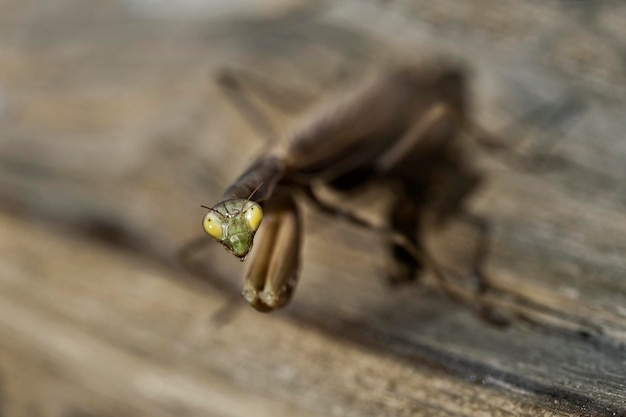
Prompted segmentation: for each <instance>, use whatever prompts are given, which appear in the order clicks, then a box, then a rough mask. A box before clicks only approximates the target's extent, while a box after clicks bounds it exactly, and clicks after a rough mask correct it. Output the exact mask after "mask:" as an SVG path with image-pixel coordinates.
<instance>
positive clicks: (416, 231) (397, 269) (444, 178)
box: [202, 60, 499, 312]
mask: <svg viewBox="0 0 626 417" xmlns="http://www.w3.org/2000/svg"><path fill="white" fill-rule="evenodd" d="M221 83H222V86H223V87H225V88H227V89H228V90H229V91H231V92H233V91H234V92H237V93H238V92H239V91H238V90H239V89H240V88H241V85H240V83H239V81H238V79H237V78H236V77H235V76H234V75H231V74H225V75H224V76H223V77H222V79H221ZM468 107H469V105H468V93H467V77H466V73H465V70H464V68H463V67H462V66H461V65H459V64H457V63H453V62H451V61H447V60H433V61H430V62H428V63H422V64H416V65H401V66H396V67H393V68H386V69H382V70H379V71H377V72H376V73H375V74H374V75H373V76H371V77H368V78H366V79H365V80H364V81H362V82H361V83H360V84H359V85H357V86H355V87H352V88H351V89H350V90H347V91H343V92H340V93H338V94H336V95H335V96H334V97H333V98H332V99H330V101H328V102H325V103H324V104H322V105H321V106H320V107H319V108H317V109H316V110H312V111H310V112H309V113H308V114H307V115H305V116H304V117H303V118H302V119H301V121H300V123H299V124H297V125H296V128H295V129H294V130H292V131H290V132H289V133H287V134H285V135H284V136H285V137H284V138H282V140H279V141H277V142H276V143H275V144H273V145H272V146H270V147H269V149H268V150H267V151H266V152H264V153H263V154H262V155H260V156H259V157H258V158H257V159H256V160H254V161H253V162H252V164H251V165H250V166H249V167H248V168H247V169H246V170H245V171H244V172H243V173H242V174H241V175H240V176H239V177H238V178H237V179H236V180H235V181H234V182H233V183H232V184H231V185H230V186H228V187H227V188H226V190H225V192H224V193H223V195H222V197H221V199H220V201H219V202H218V203H217V204H216V205H214V206H212V207H208V206H203V207H205V208H206V209H207V210H208V212H207V213H206V215H205V216H204V218H203V220H202V226H203V229H204V231H205V232H206V233H207V234H208V235H209V236H211V237H212V238H213V239H215V240H216V241H217V242H219V243H220V244H222V245H223V246H224V247H225V248H226V250H227V251H228V252H230V253H231V254H233V255H234V256H235V257H237V258H238V259H240V260H241V261H244V260H246V258H248V255H250V259H249V260H248V262H249V263H250V266H249V268H248V271H247V273H246V277H245V282H244V286H243V290H242V295H243V297H244V299H245V300H246V301H247V302H248V303H249V304H250V305H251V306H252V307H254V308H255V309H257V310H259V311H262V312H269V311H272V310H275V309H278V308H281V307H283V306H285V305H286V304H287V303H288V302H289V301H290V299H291V298H292V295H293V293H294V290H295V287H296V284H297V281H298V275H299V269H300V263H301V262H300V258H301V248H302V239H303V236H302V234H303V228H302V219H301V217H302V216H301V213H300V209H299V207H298V204H297V202H296V198H297V197H300V196H305V197H306V198H307V199H308V201H309V202H311V203H312V204H313V205H314V206H315V207H317V208H318V209H319V210H321V211H322V212H324V213H327V214H331V215H337V216H340V217H341V218H343V219H345V220H347V221H349V222H351V223H353V224H356V225H358V226H361V227H365V228H368V229H371V230H374V231H376V232H379V233H381V234H382V235H383V236H384V237H385V239H386V240H387V242H388V247H389V253H390V258H391V260H392V265H393V267H392V268H391V272H390V279H391V281H392V282H397V283H399V282H404V281H411V280H413V279H415V277H416V276H418V275H419V273H420V272H421V270H422V269H423V268H425V267H426V268H435V269H437V266H436V265H435V263H434V261H432V259H431V258H430V257H429V256H428V254H427V253H426V251H425V249H424V246H423V242H422V239H423V236H422V234H423V231H422V224H421V216H422V214H423V212H424V211H425V210H429V212H431V213H434V214H435V216H434V218H435V221H436V222H439V223H442V224H443V223H445V222H446V221H447V220H448V219H450V218H452V217H455V216H461V217H464V218H466V219H467V220H469V221H470V222H471V223H472V224H473V225H475V226H476V227H477V228H478V229H479V231H480V232H481V234H484V232H485V231H486V224H485V222H484V221H482V219H481V218H479V217H478V216H475V215H472V214H471V213H469V211H468V210H466V208H465V202H466V200H467V198H468V196H470V195H471V194H472V193H473V192H474V190H475V189H476V188H477V187H478V185H479V184H480V183H481V175H480V173H479V172H477V170H476V169H475V168H474V167H473V166H472V165H471V164H470V161H469V159H468V158H467V156H466V155H465V154H464V152H463V140H464V136H465V135H466V134H467V133H469V134H471V135H472V136H473V137H474V138H475V139H476V140H477V141H478V142H479V143H481V144H483V145H485V146H488V147H498V146H499V145H498V144H497V143H496V142H494V141H493V140H491V139H490V138H489V137H488V136H486V135H482V134H476V129H474V126H473V125H472V123H471V121H470V115H469V109H468ZM247 109H248V111H249V112H250V111H255V110H254V109H252V108H251V107H248V108H247ZM251 109H252V110H251ZM255 115H256V116H258V115H259V113H255ZM373 181H377V182H382V183H384V184H392V185H393V186H394V187H395V188H394V189H395V190H397V192H396V193H395V194H396V195H395V197H394V201H393V202H392V204H391V209H390V213H389V216H388V217H389V219H388V220H389V221H388V223H389V224H388V226H378V225H375V224H372V223H371V222H369V221H366V220H364V219H363V218H361V217H360V216H358V215H357V214H355V213H353V212H350V211H348V210H345V209H343V208H341V207H337V206H335V205H333V204H330V203H328V202H325V201H324V200H323V199H321V198H320V197H319V196H318V193H317V192H316V190H318V188H319V187H328V188H329V189H331V190H334V191H337V192H339V193H348V192H358V190H360V189H362V188H364V187H367V185H368V184H370V183H372V182H373ZM257 231H259V234H258V235H256V232H257ZM484 242H485V239H481V240H480V242H479V244H478V246H477V248H476V253H475V256H474V261H475V262H474V263H475V271H474V272H475V273H474V275H475V277H476V278H477V280H478V282H479V284H480V286H481V287H484V282H483V280H482V274H481V272H480V265H481V264H482V260H483V258H484V257H485V254H486V252H487V246H486V243H484ZM253 246H254V248H255V250H254V251H253V252H251V250H252V247H253ZM436 272H437V274H439V275H441V271H436Z"/></svg>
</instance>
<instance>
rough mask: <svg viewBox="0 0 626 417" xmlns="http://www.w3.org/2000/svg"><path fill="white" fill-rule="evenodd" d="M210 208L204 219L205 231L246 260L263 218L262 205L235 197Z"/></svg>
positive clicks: (238, 256) (228, 249)
mask: <svg viewBox="0 0 626 417" xmlns="http://www.w3.org/2000/svg"><path fill="white" fill-rule="evenodd" d="M207 208H208V207H207ZM208 209H209V212H208V213H207V214H206V215H205V216H204V219H203V220H202V227H203V228H204V231H205V232H206V233H207V234H208V235H209V236H211V237H212V238H213V239H215V240H217V241H218V242H220V243H221V244H222V245H224V247H225V248H226V250H227V251H229V252H230V253H232V254H233V255H235V256H236V257H237V258H239V259H240V260H241V261H244V260H245V259H246V256H247V255H248V252H250V250H251V249H252V242H253V238H254V234H255V233H256V231H257V229H258V228H259V225H260V224H261V220H262V219H263V210H262V209H261V206H260V205H259V204H258V203H256V202H254V201H250V200H244V199H235V200H226V201H222V202H220V203H218V204H217V205H216V206H215V207H213V208H208Z"/></svg>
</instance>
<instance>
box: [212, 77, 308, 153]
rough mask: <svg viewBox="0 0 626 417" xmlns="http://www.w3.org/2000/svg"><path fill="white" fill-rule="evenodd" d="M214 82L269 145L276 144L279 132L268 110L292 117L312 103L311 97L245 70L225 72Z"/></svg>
mask: <svg viewBox="0 0 626 417" xmlns="http://www.w3.org/2000/svg"><path fill="white" fill-rule="evenodd" d="M215 79H216V83H217V85H218V86H219V87H220V89H221V90H222V91H223V92H224V94H225V95H226V96H227V97H228V99H229V100H230V101H231V103H232V104H233V105H234V106H235V108H236V109H237V110H238V111H239V113H240V114H241V115H242V116H243V117H244V118H245V119H246V121H247V122H248V123H249V125H250V127H252V128H253V129H254V130H255V131H256V132H257V133H258V134H259V136H261V137H262V138H264V139H265V140H266V141H267V142H268V143H272V142H273V141H274V140H276V137H277V132H276V129H275V127H274V126H272V123H271V121H270V119H271V118H270V116H269V114H268V112H267V110H268V109H267V107H270V108H272V109H274V110H277V111H279V112H280V113H283V114H293V113H297V112H298V111H300V110H302V109H303V108H304V107H305V105H306V104H308V103H310V102H311V101H312V97H311V96H310V95H309V94H306V93H304V92H301V91H298V90H297V89H295V88H291V87H285V86H281V85H278V84H277V83H275V82H272V81H270V80H269V79H266V78H263V77H260V76H258V75H253V74H251V73H249V72H247V71H243V70H235V69H232V68H223V69H221V70H220V71H219V72H218V73H217V75H216V77H215Z"/></svg>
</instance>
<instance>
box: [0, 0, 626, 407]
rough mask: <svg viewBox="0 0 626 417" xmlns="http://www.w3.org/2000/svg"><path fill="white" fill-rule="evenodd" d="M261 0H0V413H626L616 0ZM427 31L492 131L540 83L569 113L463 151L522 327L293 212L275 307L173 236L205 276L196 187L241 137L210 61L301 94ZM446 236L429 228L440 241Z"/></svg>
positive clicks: (201, 187) (210, 194)
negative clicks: (295, 243)
mask: <svg viewBox="0 0 626 417" xmlns="http://www.w3.org/2000/svg"><path fill="white" fill-rule="evenodd" d="M277 3H281V5H280V6H277V7H275V8H270V9H267V10H266V9H264V8H262V7H260V8H252V9H246V8H245V7H244V6H242V7H243V9H237V10H236V11H235V12H236V13H235V14H227V15H224V14H219V15H218V14H215V13H216V10H217V9H215V10H213V9H206V8H202V9H200V10H199V11H198V10H196V11H192V12H189V11H186V12H185V13H183V11H181V10H182V9H175V10H174V9H171V10H167V11H165V12H163V13H161V14H160V13H159V10H158V7H156V6H154V8H153V9H150V12H149V13H148V12H146V10H148V9H146V8H142V7H141V2H139V1H135V2H132V1H119V2H89V4H87V3H84V2H74V1H69V0H56V1H54V2H48V3H46V6H45V7H44V6H42V5H41V4H40V3H39V2H36V1H17V0H14V1H5V2H3V3H2V5H0V11H1V12H2V13H0V19H1V22H2V23H1V24H0V51H2V60H0V104H1V105H0V132H2V133H1V134H0V207H2V209H3V210H2V213H1V214H0V223H1V224H0V246H1V250H0V253H2V262H1V263H0V372H1V373H2V374H1V387H2V391H1V392H2V395H0V407H1V408H0V410H1V412H2V413H3V415H7V416H31V415H42V416H63V417H67V416H87V415H88V416H109V415H115V416H126V415H128V416H131V415H132V416H137V415H146V416H148V415H150V416H160V415H163V416H167V415H176V416H192V415H215V416H226V415H229V416H230V415H235V416H238V415H250V414H255V415H274V416H275V415H294V416H295V415H303V416H313V415H324V416H328V415H334V416H351V415H355V416H356V415H359V416H362V415H366V416H367V415H372V416H374V415H376V416H378V415H400V416H402V415H423V416H439V415H441V416H444V415H453V416H467V415H515V416H536V415H546V416H552V415H554V416H566V415H572V416H573V415H576V416H578V415H609V416H610V415H624V414H626V396H625V392H626V377H625V375H626V349H625V343H626V310H625V307H624V306H625V305H626V280H625V279H624V276H625V274H626V263H625V261H624V256H623V254H624V253H625V251H626V215H625V214H624V213H625V212H626V210H625V206H626V188H625V187H624V184H623V178H624V177H625V175H626V168H625V167H626V147H624V141H623V140H622V139H623V138H622V136H623V133H622V132H624V131H626V121H625V120H624V118H623V114H624V111H625V110H626V106H625V102H626V91H624V85H626V82H625V81H626V80H625V78H626V70H625V68H624V63H623V59H621V57H622V56H623V51H624V42H623V41H622V39H624V36H623V35H624V32H623V28H624V27H626V8H625V7H624V6H622V5H621V4H620V3H618V2H608V1H607V2H596V3H594V4H593V5H588V4H586V5H582V4H578V3H570V2H533V1H524V2H513V1H506V2H497V1H495V0H472V1H471V2H465V3H464V4H463V6H461V5H458V4H457V3H456V2H422V1H396V2H386V3H384V4H383V3H380V2H374V1H371V2H369V1H360V2H351V1H342V2H336V3H328V4H326V3H321V2H310V3H308V2H295V1H294V2H277ZM188 4H189V5H190V4H192V2H189V3H188ZM181 7H182V6H181ZM189 7H191V6H189ZM250 7H252V6H250ZM255 7H256V6H255ZM241 10H247V11H246V13H244V14H237V13H240V12H241ZM442 52H444V53H447V54H451V55H453V56H456V57H459V58H460V59H462V60H463V61H464V62H466V63H467V64H468V66H469V67H471V68H472V70H473V73H474V79H473V92H474V94H473V98H474V100H475V110H476V117H477V119H478V120H479V121H480V122H481V124H483V125H484V126H486V127H487V128H489V129H490V130H492V131H499V130H500V128H501V127H502V126H505V125H506V124H507V123H508V122H510V121H512V120H519V119H520V117H522V116H523V115H526V114H529V113H530V112H532V111H533V110H534V109H536V108H538V107H541V106H542V105H544V106H545V105H546V103H548V104H551V103H556V104H558V103H564V102H572V103H575V104H576V106H577V107H578V108H579V109H580V110H578V111H577V112H575V113H572V115H571V116H570V117H565V118H562V119H559V118H557V117H543V118H542V117H541V116H542V115H539V116H535V117H531V118H528V120H526V123H525V124H523V125H521V124H518V125H517V126H515V129H510V130H508V133H509V136H507V137H506V139H507V140H511V141H514V140H515V139H517V138H523V139H524V140H525V141H527V142H528V143H527V144H526V145H525V146H527V147H528V148H531V149H539V150H541V151H542V154H543V155H544V160H543V161H542V163H541V164H538V165H537V166H536V167H534V168H533V169H529V170H523V169H512V168H511V167H510V166H507V165H506V164H505V163H502V161H499V160H497V159H494V158H489V157H484V155H479V154H477V155H476V157H477V158H478V159H480V163H481V166H483V167H484V170H485V172H486V174H487V178H488V181H487V183H486V184H485V186H484V187H483V188H482V189H481V191H480V192H479V193H478V194H477V195H476V196H475V198H474V199H473V201H472V208H473V210H474V211H475V212H477V213H479V214H481V215H482V216H484V217H485V218H487V219H489V221H490V223H491V227H492V253H491V255H490V257H489V261H488V264H487V272H488V274H489V278H490V279H491V280H492V282H493V283H494V284H495V285H496V286H497V287H498V288H504V289H506V290H507V291H508V292H509V294H514V295H516V296H515V297H513V296H508V297H504V298H503V299H502V300H501V301H502V302H503V303H507V304H510V305H512V306H514V307H515V308H517V309H523V311H524V313H525V314H526V315H527V316H528V317H530V318H532V319H533V322H534V324H533V323H528V322H522V321H516V322H514V324H513V325H511V326H508V327H504V328H497V327H494V326H492V325H489V324H487V323H485V322H484V321H483V320H481V319H480V318H479V317H478V316H477V315H476V314H475V313H474V311H473V310H472V309H471V307H470V306H465V305H463V304H461V303H457V302H454V301H451V300H449V299H447V298H445V297H444V296H442V295H440V294H439V293H438V292H436V291H433V290H432V288H430V287H428V286H414V287H411V286H409V287H403V288H400V289H397V290H396V289H391V288H388V287H387V286H386V285H385V284H384V281H383V279H381V278H382V276H383V275H384V269H385V262H386V261H385V257H384V250H383V243H382V242H380V240H379V239H377V237H376V236H373V235H371V234H369V233H366V232H363V231H360V230H356V229H354V228H352V227H350V226H347V225H345V224H342V223H341V222H340V221H339V220H336V219H327V218H325V217H323V216H321V215H319V214H317V213H315V212H313V211H311V210H309V209H306V210H305V211H306V216H305V229H306V230H307V234H306V239H305V253H304V257H303V262H304V265H303V271H302V277H301V284H300V286H299V288H298V291H297V293H296V296H295V299H294V301H293V302H292V304H291V305H290V306H289V307H288V308H287V309H286V310H284V311H281V312H278V313H274V314H271V315H261V314H259V313H256V312H255V311H253V310H252V309H251V308H249V307H248V306H247V305H245V303H244V301H243V300H241V299H240V298H239V297H237V292H238V291H239V286H240V285H241V283H240V281H241V277H242V275H243V269H242V265H241V264H240V263H239V262H238V261H236V260H235V259H231V257H230V256H229V255H228V254H226V253H225V252H224V251H223V249H221V248H219V247H217V245H213V246H210V247H209V248H208V249H206V250H205V251H204V252H200V253H198V254H197V256H196V257H194V261H195V262H196V265H198V267H199V268H201V272H202V274H201V276H202V277H204V280H202V279H198V278H199V276H198V275H193V274H191V273H190V272H189V271H186V270H184V269H183V268H181V267H180V266H178V264H177V263H176V259H175V253H176V251H177V249H179V248H180V247H181V246H182V245H183V244H184V243H185V242H187V241H189V239H191V238H193V237H195V236H197V235H198V234H199V233H200V231H201V229H200V219H201V216H202V214H203V211H202V209H200V208H199V205H200V204H212V203H214V202H215V201H217V199H218V198H219V196H220V195H221V193H222V192H223V191H224V188H225V186H227V185H228V184H229V182H230V181H231V180H232V179H234V178H235V177H236V176H237V175H238V174H239V173H240V172H241V170H242V169H243V168H244V167H245V166H246V165H247V164H248V163H249V162H250V161H252V160H253V158H254V157H255V156H256V155H257V154H258V152H259V151H260V150H261V149H262V147H263V143H262V141H261V140H259V138H258V137H256V136H255V133H254V131H253V130H252V129H251V128H250V127H249V126H247V125H246V124H245V122H244V120H243V119H242V118H241V116H240V115H239V114H237V112H236V111H235V110H234V109H233V107H232V106H230V104H229V103H228V102H227V101H226V100H225V99H224V96H223V95H221V94H220V93H219V91H218V90H217V88H216V86H215V85H214V84H213V83H212V81H211V75H212V74H214V73H216V71H217V70H218V69H219V68H222V67H224V66H229V67H239V68H251V69H254V70H255V71H259V72H260V73H262V74H265V75H267V74H269V76H270V78H271V79H272V80H275V81H276V80H277V81H279V82H280V83H283V84H284V85H287V86H290V87H293V88H296V89H299V90H302V91H304V92H306V93H307V94H304V95H310V96H315V95H319V96H321V95H323V94H324V93H325V92H328V91H330V90H332V88H333V87H334V86H335V85H337V84H338V83H340V82H341V80H342V79H345V78H351V77H350V75H352V76H358V74H361V73H363V72H364V71H366V70H367V69H368V68H373V67H375V66H377V65H379V64H380V62H381V61H388V60H390V59H398V57H401V58H402V57H408V56H410V59H412V60H419V59H420V57H428V56H430V55H431V54H433V53H442ZM391 57H394V58H391ZM407 59H408V58H407ZM338 74H339V75H338ZM548 107H549V106H548ZM275 119H276V121H277V125H278V126H281V127H285V129H287V127H286V126H288V124H289V123H290V122H291V121H292V120H291V119H289V120H285V118H284V117H283V116H280V115H276V117H275ZM379 204H383V202H379V201H377V202H376V203H375V205H379ZM366 211H367V210H366ZM374 211H375V210H374ZM370 215H374V214H372V213H370ZM466 235H467V233H466V231H464V229H463V227H462V225H453V227H451V228H450V229H449V230H447V231H446V232H445V233H444V234H443V235H442V236H439V237H437V238H436V239H433V243H432V244H433V247H434V248H436V250H437V254H439V256H442V257H445V256H449V253H456V252H454V251H455V250H457V248H458V247H459V246H460V245H461V244H462V243H463V240H464V238H461V236H463V237H465V236H466ZM364 254H366V255H365V256H364ZM209 281H210V282H213V283H214V284H215V283H217V284H218V285H217V286H216V285H211V284H209V283H208V282H209ZM427 281H428V280H427Z"/></svg>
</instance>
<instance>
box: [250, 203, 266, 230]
mask: <svg viewBox="0 0 626 417" xmlns="http://www.w3.org/2000/svg"><path fill="white" fill-rule="evenodd" d="M261 220H263V210H262V209H261V206H259V205H258V204H257V203H254V202H253V203H252V204H251V205H250V207H249V208H248V209H247V210H246V221H247V222H248V226H250V228H251V229H252V231H256V229H258V228H259V225H260V224H261Z"/></svg>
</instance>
